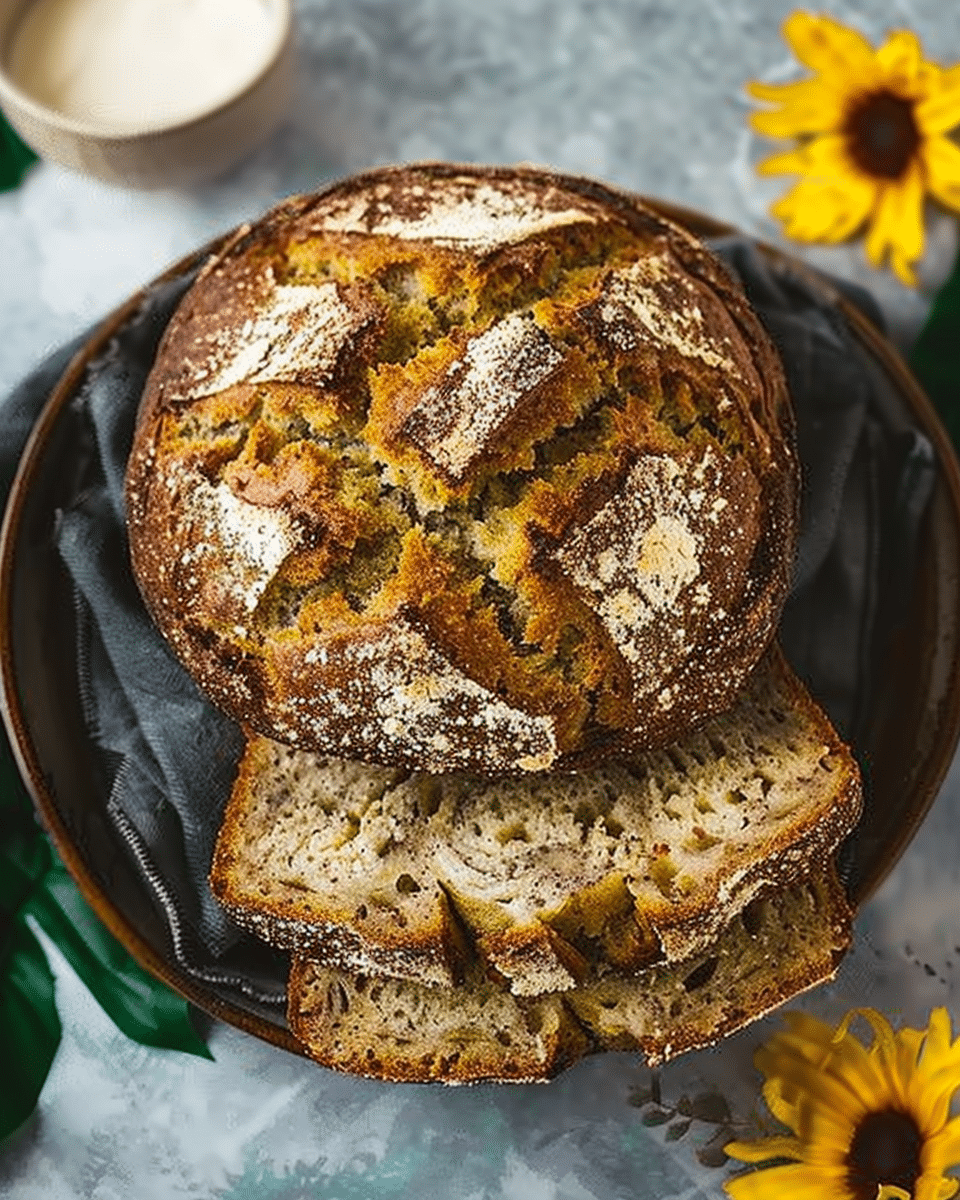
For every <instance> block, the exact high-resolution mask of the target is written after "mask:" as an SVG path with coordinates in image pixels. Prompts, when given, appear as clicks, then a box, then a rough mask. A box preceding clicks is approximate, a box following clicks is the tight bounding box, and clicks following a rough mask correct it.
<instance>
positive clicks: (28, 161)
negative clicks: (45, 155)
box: [0, 113, 37, 192]
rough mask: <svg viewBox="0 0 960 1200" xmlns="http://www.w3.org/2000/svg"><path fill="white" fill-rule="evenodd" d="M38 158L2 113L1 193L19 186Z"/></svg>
mask: <svg viewBox="0 0 960 1200" xmlns="http://www.w3.org/2000/svg"><path fill="white" fill-rule="evenodd" d="M36 161H37V156H36V155H35V154H34V152H33V151H32V150H31V149H30V147H29V146H27V145H25V144H24V142H23V141H21V139H20V138H19V136H18V135H17V134H16V133H14V131H13V130H12V129H11V128H10V126H9V125H8V124H7V122H6V120H5V119H4V117H3V114H2V113H0V192H8V191H10V190H11V189H12V188H15V187H17V186H18V185H19V183H20V181H21V180H22V179H23V177H24V175H26V173H27V169H28V168H29V167H30V166H31V165H32V164H33V163H35V162H36Z"/></svg>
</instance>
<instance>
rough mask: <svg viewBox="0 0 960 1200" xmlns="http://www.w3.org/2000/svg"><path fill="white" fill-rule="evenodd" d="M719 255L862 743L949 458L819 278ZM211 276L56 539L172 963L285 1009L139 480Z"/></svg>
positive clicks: (124, 352)
mask: <svg viewBox="0 0 960 1200" xmlns="http://www.w3.org/2000/svg"><path fill="white" fill-rule="evenodd" d="M715 249H716V250H717V252H718V253H719V254H720V256H721V257H722V258H723V260H724V261H725V262H726V263H727V265H728V267H729V268H730V269H731V270H732V271H733V272H734V273H735V274H736V275H737V276H739V278H740V279H741V281H742V283H743V285H744V288H745V290H746V292H747V294H748V296H749V298H750V300H751V301H752V303H753V305H754V307H755V308H756V310H757V312H758V314H759V316H760V318H761V320H762V321H763V323H764V324H765V326H766V328H767V329H768V331H769V333H770V334H771V336H772V338H773V340H774V341H775V342H776V344H777V345H778V347H779V349H780V353H781V356H782V358H783V361H784V366H785V369H786V373H787V378H788V382H789V385H790V390H791V394H792V397H793V401H794V407H795V412H796V421H797V439H798V447H799V452H800V460H801V463H802V467H803V484H802V498H801V529H800V537H799V546H798V552H797V557H796V562H795V569H794V576H793V587H792V590H791V594H790V597H789V599H788V602H787V605H786V607H785V611H784V614H783V620H782V625H781V631H780V638H781V644H782V645H783V648H784V650H785V652H786V654H787V657H788V659H789V660H790V661H791V663H792V664H793V666H794V669H795V670H796V671H797V673H798V674H799V675H800V676H801V678H803V679H804V680H805V681H806V682H807V684H808V686H809V687H810V688H811V691H812V692H813V694H814V695H815V696H816V697H817V699H818V700H819V701H820V703H821V704H822V705H823V706H824V707H825V708H826V710H827V712H828V713H829V715H830V716H831V718H832V720H833V721H834V724H835V725H836V726H837V728H838V730H839V732H840V733H841V735H842V736H844V737H845V738H847V739H848V740H850V741H851V742H852V744H853V746H854V748H855V749H856V748H857V741H858V736H859V735H860V733H861V727H862V721H863V719H864V702H865V699H866V698H867V697H868V696H869V695H870V687H871V685H872V681H873V673H874V667H873V664H874V663H875V662H876V661H877V651H878V647H882V644H883V640H884V637H885V636H886V635H887V633H888V632H889V630H890V629H892V628H893V627H894V626H895V625H896V622H897V620H898V618H899V614H900V613H901V612H902V606H903V604H904V603H905V602H906V599H907V593H906V589H905V586H904V584H903V582H902V581H903V580H904V579H906V580H909V577H910V572H909V564H910V563H911V562H912V559H913V555H914V553H915V546H916V541H917V535H918V530H919V525H920V521H921V518H922V516H923V512H924V509H925V506H926V504H927V501H928V499H929V496H930V493H931V489H932V486H933V481H934V477H935V472H936V463H935V457H934V454H933V450H932V448H931V446H930V444H929V442H928V441H927V439H926V438H925V437H924V435H923V434H922V433H921V432H920V431H919V430H917V429H916V428H914V427H913V425H912V419H911V417H910V414H909V411H908V409H907V406H906V405H905V404H904V402H903V401H902V400H900V399H899V398H898V396H897V395H896V393H895V391H894V389H893V388H892V387H891V385H890V383H889V381H888V380H887V379H886V377H885V375H884V374H883V372H882V371H881V370H880V369H879V367H878V366H877V365H876V363H875V362H874V361H873V360H872V358H871V356H870V355H869V354H868V353H867V352H866V351H865V350H864V349H863V348H862V347H861V345H860V343H859V342H858V340H857V339H856V338H855V337H854V336H853V335H852V333H851V331H850V329H849V328H848V325H847V322H846V320H845V318H844V316H843V314H842V313H841V312H840V311H839V310H838V309H837V308H836V307H835V306H834V305H832V304H831V303H829V302H828V301H827V300H825V299H824V297H823V296H821V295H820V294H819V293H818V291H816V290H815V289H813V288H811V287H810V285H809V284H808V283H807V282H806V281H805V280H804V279H803V278H800V277H799V276H794V275H793V274H792V273H791V272H790V271H789V270H784V269H781V268H779V267H777V268H774V267H773V266H771V264H770V262H769V261H768V260H767V259H766V258H765V257H764V256H763V255H762V254H761V253H760V252H759V251H758V250H757V248H756V246H755V245H754V244H753V243H751V242H750V241H749V240H747V239H744V238H726V239H721V240H719V241H718V242H717V243H715ZM192 278H193V275H192V274H186V275H184V276H181V277H179V278H177V279H174V280H172V281H169V282H167V283H166V284H164V285H162V286H159V287H157V288H155V289H153V290H152V291H150V292H149V293H148V295H147V298H146V300H145V302H144V304H143V305H142V306H141V308H140V310H139V312H138V313H137V314H136V315H135V316H134V317H133V318H131V319H130V320H129V321H128V322H127V323H126V325H125V326H124V327H123V329H122V330H121V331H120V332H119V333H118V334H117V336H116V337H115V338H114V339H113V340H112V342H111V344H110V346H109V348H108V349H107V350H106V352H105V353H104V354H103V355H102V356H101V357H100V358H99V359H98V360H97V361H96V362H95V363H93V364H91V366H90V368H89V370H88V372H87V377H86V380H85V383H84V385H83V387H82V389H81V390H80V393H79V395H78V397H77V399H76V401H75V409H76V419H77V421H78V422H79V428H80V429H81V431H82V436H81V437H80V438H79V441H80V442H85V446H84V447H81V446H78V453H80V452H83V453H86V454H88V455H89V458H90V464H91V465H90V469H89V470H88V471H87V472H86V473H85V479H84V483H83V486H82V487H81V488H80V490H79V491H78V493H77V494H76V496H75V497H74V499H73V501H72V502H71V503H70V504H69V505H68V506H67V508H66V509H65V510H64V511H63V512H62V513H61V514H60V515H59V520H58V523H57V528H56V539H57V545H58V549H59V552H60V555H61V557H62V559H63V561H64V563H65V564H66V567H67V569H68V571H69V572H70V575H71V577H72V579H73V581H74V583H75V587H76V642H77V672H78V679H79V687H80V694H81V701H82V704H83V710H84V713H85V717H86V721H87V724H88V727H89V730H90V736H91V738H92V740H93V742H94V743H95V744H96V746H97V747H99V751H100V756H101V761H102V766H103V793H104V794H103V802H104V805H105V808H106V810H107V811H108V813H109V814H110V817H111V818H112V820H113V822H114V824H115V826H116V828H117V830H118V832H119V834H120V836H121V837H122V839H123V841H124V842H125V843H126V845H127V846H128V847H129V850H130V854H131V856H132V858H133V860H134V861H135V863H136V864H137V867H138V869H139V870H140V872H141V874H142V876H143V878H144V879H145V881H146V883H147V884H148V886H149V888H150V891H151V893H152V894H153V896H154V898H155V900H156V903H157V906H158V908H159V910H160V911H161V912H162V914H163V916H164V918H165V920H166V922H167V925H168V927H169V929H170V939H171V947H172V953H173V955H174V957H175V958H176V959H177V961H178V963H179V965H180V967H181V968H182V969H183V970H184V971H186V972H187V973H189V974H191V975H193V976H195V977H196V978H198V979H199V980H202V981H204V982H205V983H208V984H212V985H214V986H216V987H217V988H218V989H219V990H220V991H221V993H226V994H231V992H232V991H236V992H237V994H239V995H241V996H246V997H248V998H252V999H255V1000H257V1001H260V1002H265V1003H277V1004H279V1003H282V1001H283V998H284V980H285V972H284V967H283V960H282V959H281V958H280V957H275V958H269V957H268V958H266V959H265V958H264V955H263V948H262V947H261V946H260V945H259V943H258V942H257V941H256V939H254V938H252V937H251V936H250V935H248V934H246V933H244V932H241V931H240V930H238V929H237V928H236V927H235V926H234V925H233V924H232V923H231V922H230V921H229V919H228V918H227V917H226V916H225V914H224V913H223V911H222V910H221V909H220V908H219V906H218V905H217V903H216V901H215V900H214V899H213V896H212V895H211V893H210V889H209V887H208V885H207V872H208V869H209V864H210V859H211V855H212V851H213V846H214V843H215V839H216V835H217V831H218V829H219V825H220V820H221V815H222V812H223V808H224V805H225V803H226V800H227V798H228V795H229V792H230V787H231V785H232V781H233V776H234V772H235V769H236V764H237V761H238V759H239V756H240V753H241V750H242V735H241V733H240V730H239V729H238V728H237V726H236V725H234V724H233V723H232V722H231V721H230V720H228V719H227V718H226V717H225V716H223V715H222V714H221V713H220V712H219V711H218V710H216V709H215V708H214V707H213V706H212V705H210V704H209V703H208V702H207V700H206V699H205V698H204V697H203V695H202V694H201V693H200V692H199V690H198V689H197V687H196V685H195V684H194V683H193V681H192V679H191V678H190V677H189V676H188V675H187V673H186V671H185V670H184V669H183V668H182V667H181V666H180V664H179V662H178V661H177V659H176V658H175V657H174V655H173V653H172V652H171V650H170V649H169V648H168V646H167V644H166V642H165V641H164V640H163V639H162V638H161V636H160V634H159V633H158V632H157V630H156V629H155V627H154V626H153V624H152V622H151V620H150V618H149V616H148V614H147V612H146V610H145V608H144V606H143V604H142V602H141V599H140V596H139V592H138V590H137V586H136V583H135V582H134V579H133V577H132V573H131V569H130V564H129V558H128V553H127V541H126V532H125V522H124V501H123V476H124V471H125V468H126V462H127V457H128V454H129V450H130V444H131V440H132V436H133V428H134V423H135V418H136V412H137V407H138V403H139V399H140V395H141V392H142V388H143V383H144V381H145V379H146V376H147V374H148V372H149V369H150V366H151V364H152V362H153V358H154V355H155V352H156V348H157V345H158V343H159V340H160V337H161V336H162V333H163V330H164V329H165V327H166V324H167V322H168V321H169V319H170V316H171V315H172V313H173V311H174V309H175V308H176V305H177V303H178V302H179V300H180V298H181V296H182V295H183V294H184V292H185V291H186V289H187V288H188V287H189V284H190V283H191V282H192ZM838 286H840V287H842V286H843V285H838ZM849 298H850V299H852V300H853V301H854V302H855V303H857V304H859V305H860V307H861V309H862V310H863V311H864V312H865V313H866V314H867V315H868V316H869V317H870V318H871V319H873V320H874V321H876V322H878V323H879V322H880V320H881V318H880V316H879V313H878V312H877V310H876V307H875V305H873V303H872V301H871V299H870V297H869V296H867V295H866V294H864V293H862V292H859V291H856V292H850V293H849ZM82 343H83V338H82V337H81V338H80V339H78V340H77V341H76V342H74V343H72V344H71V346H68V347H64V348H63V349H62V350H60V351H58V352H57V353H56V354H55V355H53V356H52V357H51V358H50V359H48V360H47V362H45V363H44V364H43V365H42V366H41V367H40V368H39V369H38V370H37V371H35V372H34V373H33V374H32V375H31V376H30V377H29V378H27V379H26V380H25V381H24V382H23V383H22V384H21V385H20V386H19V387H18V388H17V389H16V390H15V392H14V393H12V394H11V395H10V396H9V397H8V398H7V400H6V401H5V402H4V404H3V405H2V407H0V414H2V418H3V429H4V436H3V444H2V446H0V453H2V457H0V482H2V485H3V489H4V492H5V491H6V489H7V487H8V486H9V482H10V479H11V478H12V475H13V470H14V468H15V464H16V460H17V457H18V455H19V453H20V450H21V448H22V445H23V442H24V441H25V440H26V437H27V434H28V432H29V429H30V427H31V425H32V424H33V421H34V419H35V418H36V416H37V414H38V413H39V411H40V408H41V407H42V404H43V402H44V400H45V399H46V397H47V395H48V394H49V391H50V389H51V387H52V385H53V383H54V382H55V381H56V379H57V378H58V377H59V375H60V373H61V372H62V370H63V368H64V366H65V365H66V362H67V361H68V360H69V357H70V354H71V353H72V352H73V350H75V349H76V347H77V346H79V345H81V344H82ZM892 564H897V565H896V569H894V568H893V566H892ZM905 564H906V565H905ZM898 581H900V582H899V583H898Z"/></svg>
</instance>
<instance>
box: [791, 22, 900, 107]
mask: <svg viewBox="0 0 960 1200" xmlns="http://www.w3.org/2000/svg"><path fill="white" fill-rule="evenodd" d="M783 36H784V38H785V39H786V41H787V42H789V44H790V47H791V49H792V50H793V52H794V54H795V55H796V56H797V58H798V59H799V60H800V62H802V63H803V64H804V66H807V67H809V68H810V69H811V71H816V72H817V73H818V74H819V75H821V76H822V77H823V78H824V79H829V80H834V81H836V82H837V83H838V84H840V85H841V86H842V87H843V88H844V90H845V91H846V92H847V94H849V92H850V91H851V90H852V89H853V88H855V87H862V86H864V85H866V86H871V85H873V84H875V83H877V82H879V80H880V77H881V76H880V72H879V70H878V68H877V62H876V57H875V55H874V52H873V48H872V47H871V45H870V43H869V42H868V41H867V39H866V38H865V37H864V36H863V35H862V34H860V33H857V32H856V30H854V29H850V28H848V26H846V25H841V24H840V22H839V21H834V20H832V19H831V18H830V17H827V16H815V15H814V14H812V13H806V12H794V13H791V14H790V16H789V17H787V19H786V21H784V23H783Z"/></svg>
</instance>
